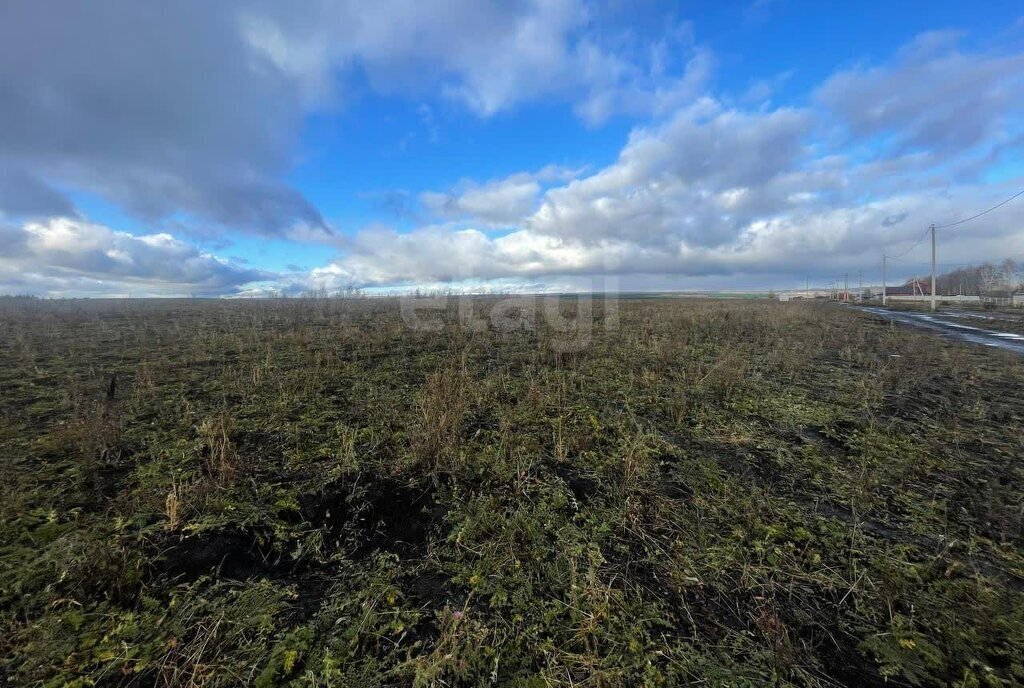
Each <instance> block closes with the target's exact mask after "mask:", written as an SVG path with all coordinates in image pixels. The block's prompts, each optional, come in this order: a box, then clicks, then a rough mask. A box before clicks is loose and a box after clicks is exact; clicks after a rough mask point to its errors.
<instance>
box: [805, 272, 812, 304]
mask: <svg viewBox="0 0 1024 688" xmlns="http://www.w3.org/2000/svg"><path fill="white" fill-rule="evenodd" d="M804 298H805V299H809V298H811V278H810V277H804Z"/></svg>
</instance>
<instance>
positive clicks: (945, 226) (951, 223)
mask: <svg viewBox="0 0 1024 688" xmlns="http://www.w3.org/2000/svg"><path fill="white" fill-rule="evenodd" d="M1020 196H1024V189H1021V190H1020V191H1018V192H1017V193H1015V194H1013V195H1012V196H1010V197H1009V198H1007V199H1006V200H1005V201H1003V202H1002V203H997V204H996V205H994V206H992V207H991V208H989V209H988V210H983V211H981V212H980V213H978V214H977V215H972V216H971V217H968V218H965V219H963V220H957V221H956V222H950V223H949V224H947V225H936V226H935V229H949V228H950V227H956V226H957V225H962V224H964V223H965V222H970V221H971V220H977V219H978V218H979V217H981V216H982V215H988V214H989V213H991V212H992V211H993V210H995V209H996V208H1002V207H1003V206H1004V205H1006V204H1007V203H1009V202H1010V201H1012V200H1013V199H1015V198H1018V197H1020Z"/></svg>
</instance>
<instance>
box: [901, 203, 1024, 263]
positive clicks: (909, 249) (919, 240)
mask: <svg viewBox="0 0 1024 688" xmlns="http://www.w3.org/2000/svg"><path fill="white" fill-rule="evenodd" d="M1021 193H1024V192H1021ZM930 231H931V227H929V228H928V229H926V230H924V234H922V235H921V236H920V238H918V240H917V241H915V242H914V245H913V246H911V247H910V248H908V249H907V250H906V251H904V252H903V253H897V254H896V255H894V256H889V258H893V259H895V258H902V257H903V256H905V255H907V254H908V253H910V252H911V251H913V250H914V249H915V248H917V246H918V244H920V243H921V242H922V241H924V238H925V237H926V236H928V232H930ZM886 255H888V254H886Z"/></svg>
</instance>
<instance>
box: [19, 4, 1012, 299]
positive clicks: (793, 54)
mask: <svg viewBox="0 0 1024 688" xmlns="http://www.w3.org/2000/svg"><path fill="white" fill-rule="evenodd" d="M1021 189H1024V8H1022V6H1021V5H1020V3H1019V0H1017V1H1015V2H1000V1H998V0H996V1H993V2H988V3H984V4H981V5H979V4H977V3H974V4H971V3H963V2H947V1H945V0H931V1H929V2H927V3H925V2H920V3H919V2H891V1H890V2H885V3H882V2H871V1H862V2H848V3H841V2H834V3H821V2H799V1H797V0H748V1H746V2H729V1H718V2H713V3H712V2H674V3H673V2H658V1H655V0H632V1H629V2H627V1H626V0H596V1H594V2H586V1H584V0H502V1H492V0H448V1H446V2H430V1H426V0H378V1H376V2H373V3H367V2H347V1H343V0H309V1H308V2H302V3H280V2H272V1H270V0H254V1H253V2H238V1H235V0H223V1H221V2H216V3H210V2H205V1H201V0H179V1H177V2H173V3H139V2H136V1H135V0H100V1H98V2H89V1H87V0H55V1H54V2H49V3H39V2H36V1H35V0H5V2H3V3H0V293H8V294H37V295H42V296H52V297H69V296H95V297H100V296H128V295H132V296H187V295H193V296H261V295H269V294H275V293H288V294H298V293H302V292H305V291H308V290H326V291H328V292H335V291H340V290H347V289H353V288H356V289H361V290H364V291H366V292H371V293H372V292H390V291H396V292H397V291H403V290H410V289H417V288H418V289H425V290H431V289H454V290H460V291H529V292H541V291H591V290H596V289H607V288H617V289H621V290H625V291H662V290H723V289H726V290H728V289H737V290H741V289H764V290H767V289H776V290H782V289H791V288H802V287H803V285H804V284H805V281H809V282H810V283H812V284H815V285H821V286H823V285H827V284H829V283H830V282H832V281H833V280H836V279H839V278H841V277H842V276H843V275H846V274H850V275H851V280H853V279H854V278H853V275H857V276H858V278H859V276H860V275H863V278H864V280H865V282H866V283H878V281H879V280H880V279H881V267H882V255H883V253H886V254H888V255H889V256H892V258H891V260H890V261H889V277H890V280H892V281H899V280H903V279H906V278H908V277H911V276H913V275H916V274H924V273H925V272H926V271H927V270H928V261H929V259H930V254H929V251H930V247H929V245H928V242H927V241H925V242H921V243H919V244H915V242H917V240H918V239H919V238H920V237H921V235H922V233H923V232H924V231H925V230H926V229H927V227H928V225H929V224H930V223H937V224H939V225H942V224H948V223H951V222H955V221H957V220H960V219H963V218H966V217H969V216H971V215H973V214H976V213H977V212H979V211H981V210H984V209H985V208H987V207H990V206H992V205H994V204H996V203H998V202H1000V201H1002V200H1004V199H1006V198H1008V197H1009V196H1011V195H1013V194H1014V193H1016V192H1018V191H1020V190H1021ZM938 245H939V264H940V268H941V269H943V270H947V269H952V268H954V267H957V266H960V265H966V264H976V263H980V262H983V261H1002V260H1003V259H1005V258H1013V259H1015V260H1018V261H1024V199H1022V200H1019V201H1017V202H1013V203H1009V204H1007V205H1006V206H1004V207H1002V208H1000V209H998V210H997V211H994V212H992V213H990V214H988V215H986V216H984V217H983V218H979V219H978V220H977V221H974V222H970V223H965V224H963V225H959V226H957V227H955V228H950V229H948V230H940V231H939V234H938Z"/></svg>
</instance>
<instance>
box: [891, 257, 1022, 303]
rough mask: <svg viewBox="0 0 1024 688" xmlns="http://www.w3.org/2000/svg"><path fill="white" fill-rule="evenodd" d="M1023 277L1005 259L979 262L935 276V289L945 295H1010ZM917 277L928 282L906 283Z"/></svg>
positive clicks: (1017, 265) (1015, 265)
mask: <svg viewBox="0 0 1024 688" xmlns="http://www.w3.org/2000/svg"><path fill="white" fill-rule="evenodd" d="M1022 278H1024V274H1022V270H1021V265H1019V264H1018V263H1017V262H1016V261H1014V260H1012V259H1010V258H1007V259H1006V260H1004V261H1002V262H1001V263H999V264H993V263H982V264H981V265H971V266H968V267H963V268H959V269H957V270H953V271H952V272H946V273H943V274H941V275H936V277H935V292H936V293H937V294H942V295H945V296H954V295H957V294H963V295H964V296H1010V295H1012V294H1014V293H1016V292H1017V291H1020V290H1021V288H1022V286H1024V285H1022ZM917 280H923V281H926V282H927V281H928V279H927V278H924V277H915V278H912V279H909V280H907V281H906V283H905V284H906V285H912V284H913V283H914V282H915V281H917Z"/></svg>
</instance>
